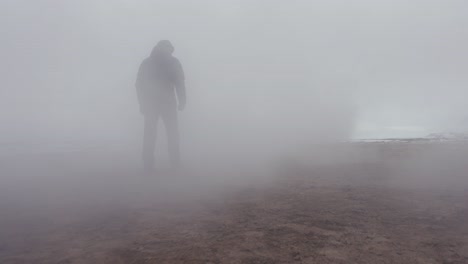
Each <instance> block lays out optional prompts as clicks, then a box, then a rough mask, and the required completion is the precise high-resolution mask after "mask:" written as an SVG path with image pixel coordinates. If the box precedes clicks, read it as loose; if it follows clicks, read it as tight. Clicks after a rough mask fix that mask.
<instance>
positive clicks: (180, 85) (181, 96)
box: [174, 60, 187, 111]
mask: <svg viewBox="0 0 468 264" xmlns="http://www.w3.org/2000/svg"><path fill="white" fill-rule="evenodd" d="M175 66H176V69H175V70H176V76H175V77H176V78H175V83H174V85H175V89H176V93H177V100H178V101H179V110H181V111H182V110H184V108H185V104H186V103H187V98H186V94H185V74H184V70H183V68H182V64H181V63H180V61H179V60H176V65H175Z"/></svg>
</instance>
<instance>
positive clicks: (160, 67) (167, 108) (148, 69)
mask: <svg viewBox="0 0 468 264" xmlns="http://www.w3.org/2000/svg"><path fill="white" fill-rule="evenodd" d="M173 52H174V47H173V46H172V44H171V42H169V41H168V40H161V41H160V42H159V43H158V44H157V45H156V46H155V47H154V48H153V51H152V52H151V55H150V56H149V57H148V58H146V59H145V60H144V61H143V62H142V63H141V65H140V68H139V70H138V76H137V81H136V84H135V86H136V89H137V94H138V101H139V103H140V111H141V113H142V114H143V116H144V118H145V127H144V136H143V165H144V168H145V170H146V171H147V172H151V171H153V170H154V150H155V144H156V130H157V129H156V128H157V124H158V120H159V118H161V119H162V120H163V122H164V126H165V128H166V135H167V140H168V150H169V156H170V160H171V165H172V166H173V167H177V166H179V165H180V153H179V127H178V118H177V110H180V111H182V110H183V109H184V108H185V103H186V99H185V78H184V72H183V70H182V65H181V64H180V62H179V60H178V59H177V58H175V57H174V56H172V53H173ZM176 94H177V100H176Z"/></svg>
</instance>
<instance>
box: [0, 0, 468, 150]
mask: <svg viewBox="0 0 468 264" xmlns="http://www.w3.org/2000/svg"><path fill="white" fill-rule="evenodd" d="M467 28H468V2H467V1H464V0H437V1H436V0H355V1H348V0H320V1H311V0H302V1H301V0H291V1H274V0H269V1H267V0H263V1H253V0H225V1H219V0H209V1H208V0H199V1H189V0H186V1H181V0H178V1H177V0H168V1H154V0H151V1H150V0H142V1H124V0H119V1H118V0H101V1H95V0H93V1H91V0H87V1H86V0H70V1H59V0H29V1H25V0H4V1H1V2H0V34H1V38H2V41H1V42H0V52H1V58H2V60H1V62H0V127H1V130H2V133H3V135H2V136H0V137H2V139H4V140H7V141H8V140H14V139H15V138H28V137H33V136H38V135H46V136H50V135H55V136H64V137H66V136H67V135H73V134H75V135H76V133H78V131H79V134H80V135H83V136H85V135H89V136H93V135H97V131H100V132H102V133H104V134H109V132H108V131H107V130H110V131H120V130H124V131H125V130H131V129H132V126H133V125H134V124H139V123H138V122H140V120H137V118H138V107H137V106H136V99H135V95H134V92H135V91H134V87H133V84H134V80H135V74H136V71H137V69H138V66H139V64H140V62H141V60H142V59H144V58H145V57H146V56H147V55H148V54H149V52H150V50H151V48H152V47H153V46H154V45H155V44H156V43H157V41H159V40H160V39H169V40H171V41H172V42H173V43H174V45H175V47H176V52H175V56H177V57H178V58H179V59H180V60H181V62H182V63H183V65H184V68H185V71H186V74H187V89H188V96H189V97H188V100H189V103H188V108H187V112H188V113H187V114H186V119H187V120H188V121H187V122H186V124H190V122H195V123H197V124H199V125H200V126H202V125H205V126H212V125H213V124H216V125H217V126H223V127H230V126H232V127H230V129H234V130H236V129H237V128H238V127H239V125H242V126H243V125H245V126H255V125H257V126H259V127H260V126H262V124H263V125H264V127H268V128H273V127H274V124H276V125H278V127H280V125H279V124H280V123H283V122H285V125H284V126H286V127H289V128H293V127H299V125H298V124H300V125H301V126H303V127H304V126H306V125H304V124H305V123H307V124H310V126H309V125H307V126H308V128H307V129H306V130H304V131H308V132H307V133H312V134H313V133H315V132H310V131H318V130H320V129H323V131H322V132H323V133H319V132H317V134H313V135H314V136H322V135H323V134H329V133H325V132H324V131H327V132H330V131H334V132H339V133H336V134H337V135H338V134H339V135H340V136H342V137H372V138H375V137H405V136H421V135H422V136H423V135H425V134H428V133H431V132H438V131H447V130H457V131H459V130H467V129H468V109H467V103H466V100H467V95H468V92H467V89H466V88H467V84H468V74H467V73H466V71H467V69H468V51H467V47H468V30H467ZM200 115H203V118H200ZM219 116H223V118H222V120H221V118H219ZM201 119H203V121H199V120H201ZM210 120H211V121H212V122H210ZM259 120H260V121H259ZM242 122H245V123H242ZM275 129H276V128H275ZM270 130H271V129H270ZM200 131H201V130H200ZM256 131H258V133H263V132H260V131H261V130H256ZM285 133H286V132H285ZM286 134H287V133H286Z"/></svg>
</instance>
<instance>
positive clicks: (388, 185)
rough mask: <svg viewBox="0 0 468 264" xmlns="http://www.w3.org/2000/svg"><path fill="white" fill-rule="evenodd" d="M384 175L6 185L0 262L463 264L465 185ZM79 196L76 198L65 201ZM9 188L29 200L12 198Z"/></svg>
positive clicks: (303, 169) (383, 169) (348, 167)
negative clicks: (212, 183)
mask: <svg viewBox="0 0 468 264" xmlns="http://www.w3.org/2000/svg"><path fill="white" fill-rule="evenodd" d="M74 155H75V154H74ZM36 159H37V157H36ZM64 159H65V158H64V156H63V155H60V156H55V157H50V158H49V164H50V162H52V163H53V162H56V163H58V162H61V163H60V164H62V168H63V169H65V170H66V168H68V167H69V166H71V164H73V163H66V162H65V163H64V161H63V160H64ZM31 160H34V159H31ZM30 162H31V163H34V162H36V163H35V164H36V165H38V164H43V163H44V158H41V161H40V162H39V161H30ZM11 164H12V163H11V160H10V161H9V160H8V159H4V160H3V163H2V165H4V168H6V167H8V166H9V170H4V171H7V172H8V173H10V174H15V173H17V174H19V173H20V171H18V170H16V171H15V170H14V169H13V167H12V165H11ZM392 166H394V164H392ZM45 168H46V166H43V167H42V169H45ZM232 171H233V174H235V173H236V170H235V169H233V170H232ZM391 171H392V170H391V169H389V167H388V164H387V165H386V164H383V163H381V162H380V163H379V162H357V163H356V162H353V163H348V164H346V163H340V164H325V165H324V164H322V165H310V166H308V165H307V164H306V165H304V164H302V165H300V164H295V163H291V164H283V165H281V166H278V169H277V170H275V172H274V173H273V174H274V175H271V177H270V178H268V181H265V180H260V181H256V182H255V183H252V184H234V183H232V184H226V185H224V187H223V188H218V189H217V191H213V192H210V193H208V192H207V191H206V189H203V188H199V186H204V185H206V184H205V183H206V182H208V180H205V181H204V180H203V179H202V178H200V181H199V183H198V185H197V184H195V183H194V182H192V183H191V184H189V185H186V186H182V187H181V185H180V184H177V183H179V182H184V177H187V176H184V175H171V176H169V175H164V176H161V175H160V176H158V177H155V178H154V179H142V180H141V181H139V182H138V183H135V184H134V185H131V186H130V187H128V186H129V185H128V184H127V183H126V182H125V181H124V180H122V178H123V177H125V176H124V175H128V172H122V171H121V172H120V174H118V175H117V176H115V181H114V182H113V183H111V184H109V183H106V184H102V182H105V179H104V178H102V179H100V178H99V177H97V178H96V179H95V180H94V181H93V183H92V184H89V185H86V184H83V183H82V184H81V185H80V184H78V182H73V184H72V183H69V181H67V183H69V185H67V187H63V186H61V185H57V186H61V187H60V188H58V187H57V188H54V189H55V192H51V191H49V189H47V188H43V187H40V184H36V186H39V187H37V188H36V189H34V188H33V187H31V188H30V189H23V190H22V191H21V190H18V189H17V188H16V189H15V188H14V187H15V186H18V184H16V185H15V184H13V183H9V184H7V185H6V186H7V187H8V190H7V187H4V189H2V191H3V195H2V197H1V198H2V201H3V202H1V203H0V206H2V212H3V214H2V217H1V220H0V263H4V264H17V263H34V264H36V263H57V264H59V263H60V264H65V263H70V264H72V263H73V264H75V263H76V264H78V263H109V264H110V263H112V264H119V263H125V264H127V263H128V264H143V263H203V264H208V263H210V264H215V263H245V264H261V263H265V264H270V263H320V264H322V263H369V264H374V263H421V264H423V263H424V264H428V263H441V264H464V263H468V188H465V187H464V186H463V187H462V188H433V186H432V187H427V188H426V187H424V188H419V187H415V186H406V185H399V184H394V183H392V182H391V181H389V180H388V178H387V177H389V175H390V174H392V173H391ZM55 173H56V174H59V173H58V172H55ZM75 173H80V174H83V175H84V174H86V172H85V171H79V172H77V171H75ZM93 173H96V172H95V171H93ZM88 174H90V173H88ZM162 174H164V173H162ZM119 175H120V176H119ZM88 177H92V176H88ZM159 177H160V178H164V180H162V179H160V178H159ZM168 177H179V179H181V180H180V181H178V180H173V179H168ZM259 183H261V184H259ZM22 184H23V185H24V182H23V183H22ZM33 185H34V183H33ZM108 185H111V186H108ZM142 185H143V186H145V188H141V186H142ZM73 186H75V187H76V188H78V189H79V191H75V192H74V191H73V188H74V187H73ZM96 186H100V187H96ZM102 186H108V187H107V188H108V190H112V191H110V192H109V193H112V195H107V196H102V191H101V190H102V188H103V187H102ZM125 186H127V189H125ZM137 186H139V187H137ZM171 186H172V187H171ZM174 186H177V188H175V187H174ZM85 187H86V188H85ZM57 189H62V191H60V190H57ZM124 189H125V190H124ZM128 189H130V190H128ZM187 189H197V190H198V191H196V192H191V193H190V194H187V192H186V191H185V190H187ZM28 190H29V191H28ZM31 190H34V193H35V194H34V195H33V194H31V193H32V192H33V191H31ZM83 190H88V193H87V195H85V196H86V199H83V198H82V196H78V195H76V196H74V195H75V194H76V193H80V194H82V193H83V192H84V191H83ZM116 190H117V192H118V193H120V194H119V196H116V195H114V194H115V193H116ZM17 192H24V193H29V194H30V196H28V195H25V196H23V198H24V200H21V201H18V199H15V200H14V201H13V200H12V197H19V196H14V195H15V193H17ZM50 193H52V194H50ZM97 193H99V194H100V195H97ZM64 197H67V200H66V201H64V200H65V198H64ZM73 197H75V198H73ZM61 198H63V199H61Z"/></svg>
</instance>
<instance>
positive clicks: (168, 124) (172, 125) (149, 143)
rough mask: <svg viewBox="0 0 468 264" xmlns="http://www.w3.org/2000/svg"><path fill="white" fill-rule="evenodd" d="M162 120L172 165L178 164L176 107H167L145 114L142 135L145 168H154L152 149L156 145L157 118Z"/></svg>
mask: <svg viewBox="0 0 468 264" xmlns="http://www.w3.org/2000/svg"><path fill="white" fill-rule="evenodd" d="M160 118H161V119H162V121H163V122H164V127H165V128H166V135H167V141H168V144H167V146H168V152H169V158H170V161H171V165H172V166H178V165H180V152H179V124H178V120H177V109H176V108H175V107H169V108H165V109H160V110H157V111H154V112H152V113H150V114H145V129H144V136H143V165H144V167H145V169H147V170H152V169H153V168H154V151H155V146H156V134H157V126H158V121H159V119H160Z"/></svg>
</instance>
